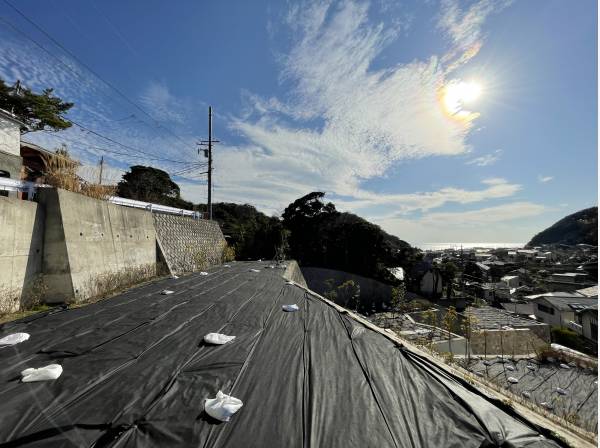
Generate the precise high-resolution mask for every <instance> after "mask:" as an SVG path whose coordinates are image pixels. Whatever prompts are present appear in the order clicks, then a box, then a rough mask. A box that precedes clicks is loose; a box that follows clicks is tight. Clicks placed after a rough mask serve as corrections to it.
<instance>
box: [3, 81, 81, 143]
mask: <svg viewBox="0 0 600 448" xmlns="http://www.w3.org/2000/svg"><path fill="white" fill-rule="evenodd" d="M53 92H54V90H53V89H44V90H43V91H42V93H35V92H33V91H31V90H30V89H28V88H26V87H23V86H21V85H20V83H19V82H18V81H17V83H16V84H15V85H13V86H9V85H7V84H6V83H5V82H4V80H2V79H0V109H4V110H6V111H8V112H12V113H13V114H15V115H16V116H17V117H18V119H19V120H20V121H22V122H23V123H25V125H26V126H25V127H21V133H26V132H30V131H40V130H44V129H52V130H55V131H60V130H61V129H67V128H69V127H71V122H70V121H69V120H67V119H66V118H65V114H66V113H67V112H68V111H69V109H71V107H73V103H69V102H66V101H63V100H62V99H61V98H59V97H57V96H55V95H54V94H53Z"/></svg>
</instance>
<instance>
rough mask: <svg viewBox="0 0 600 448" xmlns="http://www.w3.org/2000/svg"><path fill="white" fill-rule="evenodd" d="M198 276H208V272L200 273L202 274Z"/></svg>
mask: <svg viewBox="0 0 600 448" xmlns="http://www.w3.org/2000/svg"><path fill="white" fill-rule="evenodd" d="M200 275H208V272H204V271H202V272H200Z"/></svg>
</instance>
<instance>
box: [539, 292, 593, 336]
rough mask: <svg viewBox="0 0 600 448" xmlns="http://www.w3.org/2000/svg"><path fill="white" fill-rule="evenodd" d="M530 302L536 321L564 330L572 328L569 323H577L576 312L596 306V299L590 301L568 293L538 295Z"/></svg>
mask: <svg viewBox="0 0 600 448" xmlns="http://www.w3.org/2000/svg"><path fill="white" fill-rule="evenodd" d="M530 297H531V296H530ZM532 301H533V303H534V307H533V314H534V315H535V317H536V319H537V320H538V321H540V322H544V323H547V324H550V325H553V326H558V327H566V328H572V325H570V323H576V322H577V320H578V319H577V318H576V313H577V312H579V311H582V310H584V309H586V308H590V307H593V306H598V299H590V298H586V297H583V296H581V295H580V294H577V293H569V292H551V293H546V294H539V295H537V296H535V298H534V299H533V300H532Z"/></svg>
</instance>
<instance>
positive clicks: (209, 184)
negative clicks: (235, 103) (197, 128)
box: [208, 106, 212, 221]
mask: <svg viewBox="0 0 600 448" xmlns="http://www.w3.org/2000/svg"><path fill="white" fill-rule="evenodd" d="M208 219H209V220H211V221H212V106H208Z"/></svg>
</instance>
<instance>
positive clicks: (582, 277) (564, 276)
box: [545, 272, 593, 291]
mask: <svg viewBox="0 0 600 448" xmlns="http://www.w3.org/2000/svg"><path fill="white" fill-rule="evenodd" d="M545 283H546V286H547V287H548V288H549V289H550V290H551V291H575V290H576V289H581V288H582V287H588V286H593V282H591V281H590V280H589V276H588V274H586V273H584V272H562V273H556V272H555V273H553V274H552V275H551V276H550V277H549V278H546V279H545Z"/></svg>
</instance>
